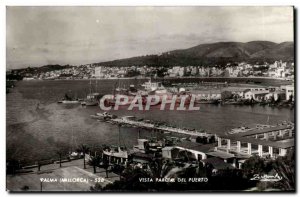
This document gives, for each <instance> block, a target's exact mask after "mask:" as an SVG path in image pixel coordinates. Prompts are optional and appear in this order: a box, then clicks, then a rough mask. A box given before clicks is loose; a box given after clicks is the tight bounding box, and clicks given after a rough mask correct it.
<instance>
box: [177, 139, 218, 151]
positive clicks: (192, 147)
mask: <svg viewBox="0 0 300 197" xmlns="http://www.w3.org/2000/svg"><path fill="white" fill-rule="evenodd" d="M175 146H177V147H182V148H185V149H189V150H195V151H199V152H203V153H207V152H209V151H210V150H211V149H213V148H214V146H215V144H205V145H203V144H200V143H196V142H191V141H182V142H180V143H178V144H176V145H175Z"/></svg>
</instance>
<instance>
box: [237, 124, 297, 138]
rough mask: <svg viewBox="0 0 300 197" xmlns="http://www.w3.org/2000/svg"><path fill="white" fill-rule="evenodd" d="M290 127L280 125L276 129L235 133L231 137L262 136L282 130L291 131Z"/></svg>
mask: <svg viewBox="0 0 300 197" xmlns="http://www.w3.org/2000/svg"><path fill="white" fill-rule="evenodd" d="M291 128H292V127H291V126H288V125H281V126H276V127H270V128H263V129H253V130H250V131H247V132H241V133H236V134H233V135H232V136H237V137H246V136H251V135H256V134H263V133H270V132H273V131H279V130H284V129H291Z"/></svg>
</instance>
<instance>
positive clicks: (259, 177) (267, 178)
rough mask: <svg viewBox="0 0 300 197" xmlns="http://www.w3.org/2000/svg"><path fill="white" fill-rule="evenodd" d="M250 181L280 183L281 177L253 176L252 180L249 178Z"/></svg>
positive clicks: (276, 175)
mask: <svg viewBox="0 0 300 197" xmlns="http://www.w3.org/2000/svg"><path fill="white" fill-rule="evenodd" d="M250 180H252V181H272V182H274V181H280V180H282V177H281V176H279V175H278V173H276V174H275V175H268V174H263V175H260V174H254V175H253V178H251V179H250Z"/></svg>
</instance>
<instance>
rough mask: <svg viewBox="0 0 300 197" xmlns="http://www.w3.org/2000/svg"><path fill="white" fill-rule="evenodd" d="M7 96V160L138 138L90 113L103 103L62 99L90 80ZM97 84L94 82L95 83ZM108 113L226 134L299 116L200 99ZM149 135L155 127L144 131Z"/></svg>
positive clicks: (107, 87) (19, 89) (47, 84)
mask: <svg viewBox="0 0 300 197" xmlns="http://www.w3.org/2000/svg"><path fill="white" fill-rule="evenodd" d="M140 83H141V81H140V80H123V81H122V80H121V81H120V80H99V81H98V87H97V91H98V92H99V93H100V94H112V93H113V88H114V87H116V86H118V85H120V84H121V85H122V86H124V87H128V86H129V85H130V84H134V85H136V86H137V85H138V84H140ZM16 85H17V86H16V87H15V88H14V89H12V91H11V92H10V93H9V94H7V95H6V100H7V101H6V123H7V125H6V127H7V131H6V139H7V141H6V142H7V145H6V146H7V156H8V157H9V158H7V159H17V160H22V161H26V162H32V161H37V160H42V159H50V158H53V157H56V156H57V155H56V152H55V151H56V148H57V144H58V143H61V142H63V143H66V144H68V145H69V146H70V147H74V148H75V147H76V146H78V145H80V144H87V145H89V146H91V147H92V146H100V145H102V144H118V143H119V139H120V143H121V145H125V146H127V147H128V148H131V147H132V146H133V145H134V144H136V143H137V141H136V139H137V137H138V132H137V131H138V128H127V127H122V128H121V129H120V138H119V129H118V127H117V126H116V125H112V124H109V123H106V122H101V121H97V120H95V119H92V118H91V117H90V115H91V114H95V113H97V112H102V111H101V110H100V108H99V107H98V106H93V107H92V106H87V107H83V106H81V105H79V104H77V105H75V104H74V105H64V104H58V103H57V101H58V100H60V99H61V98H62V97H63V96H64V94H65V93H69V94H72V95H73V97H78V98H84V97H85V96H86V95H87V94H88V93H89V81H88V80H66V81H20V82H18V83H17V84H16ZM94 89H95V87H94ZM109 113H111V114H115V115H117V116H129V115H133V116H136V117H138V118H143V119H148V120H155V121H161V122H166V123H167V124H169V125H173V126H177V127H181V128H190V129H198V130H199V129H204V130H205V131H207V132H210V133H217V134H223V133H225V132H227V131H229V130H230V129H232V128H235V127H240V126H253V125H255V124H277V123H279V122H282V121H285V120H287V121H294V110H291V109H289V108H276V107H274V108H272V107H268V106H259V105H254V106H236V105H210V104H200V110H199V111H170V110H164V111H161V110H159V109H158V108H157V107H153V108H151V109H150V110H149V111H138V110H132V111H128V110H127V108H126V107H123V108H121V109H119V110H118V111H114V110H112V111H110V112H109ZM141 135H142V136H144V137H147V136H148V137H149V136H151V135H154V134H153V132H149V131H142V132H141Z"/></svg>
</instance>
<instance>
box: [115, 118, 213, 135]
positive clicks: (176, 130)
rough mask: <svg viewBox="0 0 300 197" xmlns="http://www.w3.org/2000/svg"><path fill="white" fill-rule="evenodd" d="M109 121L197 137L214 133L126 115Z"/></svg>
mask: <svg viewBox="0 0 300 197" xmlns="http://www.w3.org/2000/svg"><path fill="white" fill-rule="evenodd" d="M110 121H111V122H113V123H116V124H126V125H129V126H133V127H140V128H145V129H155V130H160V131H163V132H170V133H179V134H185V135H190V136H196V137H198V136H199V137H211V136H214V135H215V134H210V133H207V132H200V131H197V130H188V129H181V128H174V127H170V126H165V125H156V124H154V123H147V122H144V121H137V120H131V119H128V118H126V117H123V118H115V119H111V120H110Z"/></svg>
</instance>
